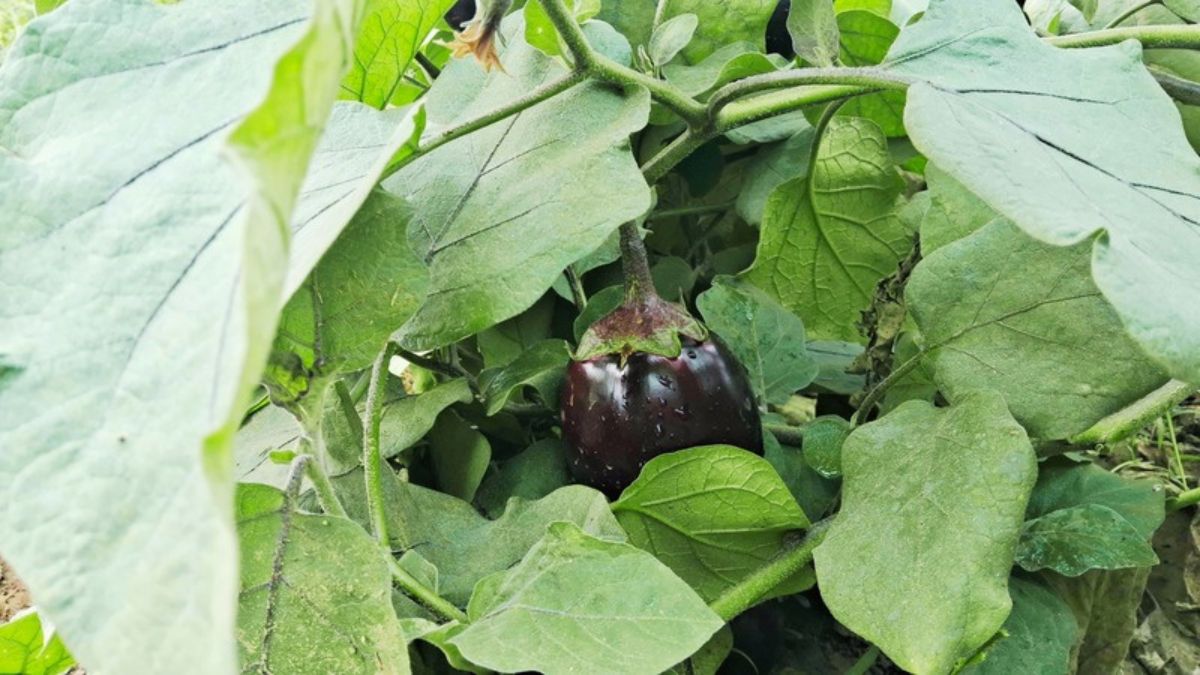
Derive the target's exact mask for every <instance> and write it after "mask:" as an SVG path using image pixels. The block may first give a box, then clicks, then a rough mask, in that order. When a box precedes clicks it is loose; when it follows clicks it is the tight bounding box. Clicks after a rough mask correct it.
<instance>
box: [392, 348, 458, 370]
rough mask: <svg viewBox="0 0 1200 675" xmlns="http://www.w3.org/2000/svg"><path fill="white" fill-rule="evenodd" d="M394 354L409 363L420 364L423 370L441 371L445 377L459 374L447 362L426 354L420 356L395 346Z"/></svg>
mask: <svg viewBox="0 0 1200 675" xmlns="http://www.w3.org/2000/svg"><path fill="white" fill-rule="evenodd" d="M393 344H394V343H393ZM396 354H397V355H398V356H400V358H402V359H404V360H405V361H408V362H409V363H411V364H413V365H417V366H420V367H422V368H424V369H425V370H429V371H433V372H435V373H441V374H442V375H446V376H447V377H458V376H459V375H460V373H459V372H458V371H457V370H455V369H454V368H453V367H452V366H450V365H449V364H445V363H442V362H441V361H438V360H437V359H431V358H429V357H427V356H421V355H420V354H415V353H413V352H410V351H408V350H407V349H399V348H397V349H396Z"/></svg>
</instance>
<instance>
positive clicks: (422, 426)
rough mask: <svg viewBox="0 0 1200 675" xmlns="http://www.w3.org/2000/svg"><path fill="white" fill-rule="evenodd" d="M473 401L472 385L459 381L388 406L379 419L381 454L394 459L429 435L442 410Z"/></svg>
mask: <svg viewBox="0 0 1200 675" xmlns="http://www.w3.org/2000/svg"><path fill="white" fill-rule="evenodd" d="M472 398H473V397H472V395H471V385H470V384H468V383H467V381H466V380H464V379H457V380H450V381H449V382H443V383H441V384H439V385H437V386H436V387H434V388H433V389H430V390H429V391H426V392H423V393H420V394H417V395H415V396H405V397H404V398H402V399H400V400H398V401H395V402H394V403H390V404H388V405H387V406H385V407H384V409H383V414H382V415H381V416H380V418H379V445H380V452H382V454H383V456H384V457H395V456H396V455H398V454H400V453H401V452H403V451H404V450H406V449H408V448H411V447H412V446H414V445H416V444H417V441H419V440H421V439H422V438H424V437H425V434H427V433H429V430H430V429H432V428H433V425H434V423H435V422H436V420H437V418H438V415H440V414H441V413H442V411H443V410H445V409H446V408H449V407H450V406H452V405H454V404H455V403H470V402H471V400H472Z"/></svg>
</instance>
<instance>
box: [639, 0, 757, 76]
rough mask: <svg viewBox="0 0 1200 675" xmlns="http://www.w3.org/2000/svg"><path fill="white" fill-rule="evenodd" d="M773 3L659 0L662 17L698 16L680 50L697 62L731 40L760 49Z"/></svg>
mask: <svg viewBox="0 0 1200 675" xmlns="http://www.w3.org/2000/svg"><path fill="white" fill-rule="evenodd" d="M626 1H629V2H633V1H635V0H626ZM776 4H777V3H776V0H725V2H711V1H709V0H665V1H664V2H660V7H659V13H660V15H661V16H662V18H664V19H665V18H670V17H673V16H676V15H678V14H688V13H691V14H695V15H696V16H697V17H698V18H699V19H700V27H699V28H698V29H697V30H696V35H695V37H693V38H692V41H691V42H690V43H688V46H687V47H685V48H684V50H683V58H684V59H686V60H687V61H688V63H698V62H700V61H702V60H703V59H704V58H705V57H707V56H708V55H709V54H712V53H713V52H715V51H717V50H718V49H720V48H721V47H723V46H725V45H727V44H730V43H732V42H750V43H752V44H754V45H755V46H756V47H757V48H758V50H759V51H762V49H763V43H764V40H763V36H764V35H765V34H766V32H767V21H768V20H770V18H771V13H772V12H774V11H775V5H776Z"/></svg>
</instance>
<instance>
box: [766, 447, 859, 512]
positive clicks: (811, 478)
mask: <svg viewBox="0 0 1200 675" xmlns="http://www.w3.org/2000/svg"><path fill="white" fill-rule="evenodd" d="M763 459H765V460H767V463H769V464H770V465H771V466H772V467H774V468H775V471H776V472H777V473H778V474H779V477H780V479H782V480H783V483H784V485H787V488H788V491H789V492H791V493H792V497H793V498H794V499H795V500H796V503H797V504H799V505H800V509H801V510H802V511H804V514H805V516H806V517H807V518H808V519H809V520H810V521H816V520H817V519H819V518H821V517H822V516H824V515H825V513H826V512H827V511H829V507H831V506H833V504H834V502H835V501H837V497H838V492H839V487H840V485H841V481H838V480H832V479H828V478H825V477H823V476H822V475H821V474H819V473H817V472H816V470H814V469H813V468H812V467H811V466H809V465H808V462H806V461H804V453H803V452H801V450H800V448H792V447H788V446H784V445H781V444H780V443H779V441H778V440H777V439H776V438H775V435H774V434H772V433H771V432H769V431H768V430H766V429H765V428H764V429H763Z"/></svg>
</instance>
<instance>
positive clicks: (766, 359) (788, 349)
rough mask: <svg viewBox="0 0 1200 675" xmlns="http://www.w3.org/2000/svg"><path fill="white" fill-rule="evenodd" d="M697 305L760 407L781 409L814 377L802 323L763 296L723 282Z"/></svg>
mask: <svg viewBox="0 0 1200 675" xmlns="http://www.w3.org/2000/svg"><path fill="white" fill-rule="evenodd" d="M696 304H697V306H698V307H699V308H700V312H701V313H702V314H703V315H704V321H705V323H706V324H707V325H708V327H709V328H710V329H712V330H713V331H714V332H715V333H716V334H717V335H719V336H721V338H722V339H723V340H724V341H725V344H726V345H728V346H729V348H730V349H731V350H732V351H733V353H734V355H735V356H737V357H738V360H739V361H741V362H742V365H744V366H745V367H746V370H747V371H748V372H749V374H750V382H751V383H752V384H753V385H754V391H755V393H757V394H758V395H759V396H761V397H762V398H763V400H764V401H766V402H768V403H775V404H782V403H784V402H786V401H787V399H788V397H790V396H791V395H792V394H794V393H795V392H796V391H798V390H800V389H801V388H802V387H804V386H806V385H808V384H809V383H810V382H812V381H813V378H815V377H816V376H817V362H816V361H815V360H814V359H813V358H812V357H811V356H809V355H808V348H807V345H806V343H805V341H804V322H803V321H801V320H800V317H798V316H796V315H795V314H792V313H791V312H789V311H788V310H786V309H784V308H783V306H782V305H780V304H779V303H778V302H776V301H775V299H774V298H772V297H770V296H768V295H767V294H766V293H764V292H762V291H760V290H759V289H757V288H755V287H753V286H751V285H749V284H746V283H741V282H738V281H736V280H734V279H730V278H727V277H722V278H718V279H717V280H716V282H714V284H713V286H712V288H711V289H709V290H708V291H706V292H705V293H704V294H703V295H701V296H700V297H699V298H698V299H697V300H696Z"/></svg>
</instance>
